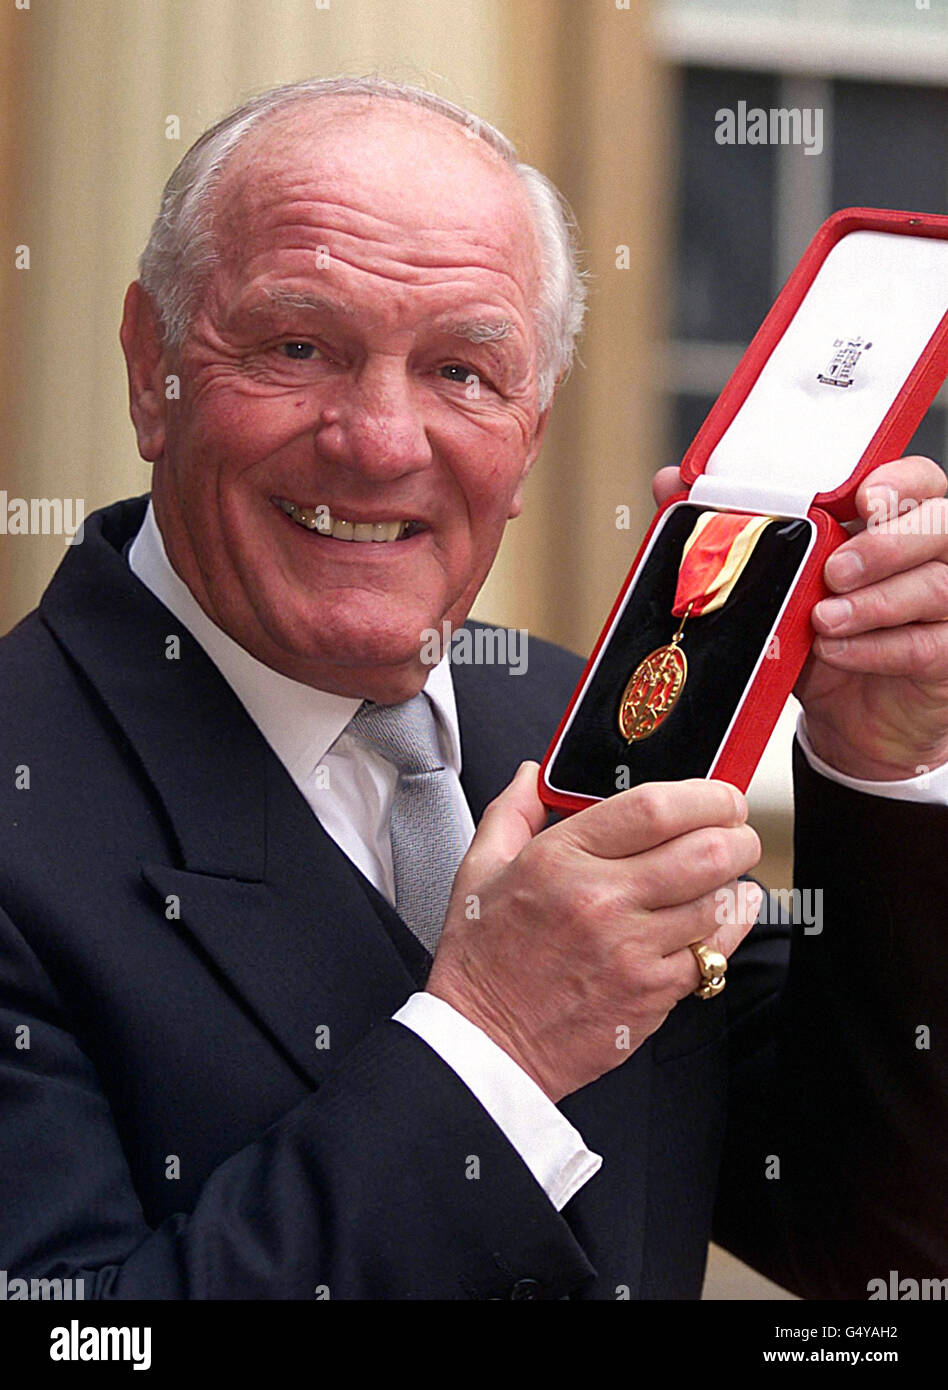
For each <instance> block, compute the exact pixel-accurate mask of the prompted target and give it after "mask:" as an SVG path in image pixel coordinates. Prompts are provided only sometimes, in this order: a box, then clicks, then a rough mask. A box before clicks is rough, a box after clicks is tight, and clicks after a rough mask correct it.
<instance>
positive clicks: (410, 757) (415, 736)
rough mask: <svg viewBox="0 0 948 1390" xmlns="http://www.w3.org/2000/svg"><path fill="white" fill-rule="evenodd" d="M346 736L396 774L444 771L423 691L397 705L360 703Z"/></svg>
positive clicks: (368, 701)
mask: <svg viewBox="0 0 948 1390" xmlns="http://www.w3.org/2000/svg"><path fill="white" fill-rule="evenodd" d="M349 732H350V733H351V734H353V735H354V736H355V737H356V738H357V739H359V740H360V742H362V743H364V744H366V745H367V746H368V747H369V748H372V749H373V750H374V751H375V752H376V753H380V754H381V755H382V757H383V758H385V759H387V761H388V762H390V763H393V764H394V766H395V767H397V768H398V770H399V772H400V773H409V774H410V773H419V772H437V771H439V770H440V769H441V768H443V767H444V760H443V759H442V757H441V746H440V744H439V742H438V727H437V725H436V723H435V717H434V711H433V710H432V708H431V702H430V701H429V699H428V697H427V695H426V694H425V693H424V691H420V692H419V693H418V694H417V695H413V696H412V698H411V699H410V700H404V701H403V702H402V703H401V704H400V705H374V704H372V702H371V701H370V700H365V701H363V703H362V704H361V705H360V706H359V708H358V710H356V712H355V714H354V715H353V717H352V719H351V720H350V722H349Z"/></svg>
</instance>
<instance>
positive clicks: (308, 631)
mask: <svg viewBox="0 0 948 1390" xmlns="http://www.w3.org/2000/svg"><path fill="white" fill-rule="evenodd" d="M440 624H441V619H440V617H438V618H432V619H429V618H428V617H427V615H417V616H415V615H409V616H407V617H406V615H405V613H404V611H402V612H401V613H399V614H392V615H386V614H385V613H384V610H383V609H382V608H379V609H377V610H376V611H375V612H374V613H371V614H355V613H351V612H343V613H339V612H338V611H337V612H331V611H327V609H326V607H325V606H323V605H320V606H319V607H317V608H315V609H312V610H310V611H308V612H307V611H303V612H301V613H300V614H299V616H298V617H297V619H296V621H295V622H293V623H292V624H290V625H287V623H286V615H285V614H284V615H283V621H282V622H280V623H278V624H277V625H275V626H274V627H273V628H271V632H272V635H273V638H274V640H275V642H276V645H277V646H279V647H280V648H281V650H282V651H284V652H286V654H287V656H288V657H289V658H291V659H292V660H294V661H298V662H301V663H312V664H315V665H320V666H326V667H335V668H336V669H339V668H345V667H349V668H352V669H353V670H356V669H366V668H371V667H393V668H394V667H411V666H414V665H418V664H420V660H421V648H422V642H423V640H424V639H423V638H422V635H421V634H422V632H423V631H424V630H425V629H426V628H433V629H435V630H438V631H440Z"/></svg>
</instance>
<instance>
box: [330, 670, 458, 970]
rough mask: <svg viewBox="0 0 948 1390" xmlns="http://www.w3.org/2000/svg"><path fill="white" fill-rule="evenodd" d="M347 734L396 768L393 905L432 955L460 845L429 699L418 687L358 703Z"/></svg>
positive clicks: (392, 835) (454, 811) (392, 818)
mask: <svg viewBox="0 0 948 1390" xmlns="http://www.w3.org/2000/svg"><path fill="white" fill-rule="evenodd" d="M349 732H350V733H351V734H353V735H354V736H355V737H356V738H357V739H359V740H360V742H362V743H364V744H365V745H366V746H367V747H369V748H371V749H373V751H374V752H376V753H379V754H380V755H381V756H382V757H383V758H385V759H386V760H387V761H388V762H390V763H392V764H394V766H395V767H397V768H398V784H397V786H396V788H395V798H394V801H393V803H392V816H391V823H390V824H391V840H392V866H393V868H394V871H395V907H396V910H397V911H398V913H399V915H400V916H401V917H402V918H403V919H404V921H406V922H407V923H408V925H409V926H410V927H411V929H412V931H413V932H414V933H415V935H416V936H417V937H418V939H419V941H421V943H422V944H423V945H424V946H426V947H427V948H428V950H429V951H430V952H431V953H432V955H433V954H434V950H435V946H436V945H437V944H438V937H439V936H440V934H441V927H442V925H443V923H444V916H445V913H446V912H447V910H448V899H449V898H450V896H451V885H452V883H453V882H454V875H455V873H456V871H457V867H458V865H459V864H460V862H461V860H462V858H463V857H464V852H465V849H466V845H465V843H464V837H463V834H462V831H461V827H460V825H459V823H458V818H457V812H456V807H455V801H454V798H453V796H452V794H451V784H450V782H449V780H448V773H447V771H446V769H445V766H444V762H443V759H442V757H441V749H440V746H439V744H438V729H437V725H436V724H435V718H434V712H433V710H432V708H431V704H430V702H429V700H428V697H427V695H425V694H424V692H423V691H422V692H420V693H419V694H418V695H415V696H413V697H412V699H410V700H405V701H404V702H403V703H402V704H400V705H374V704H372V703H371V702H370V701H368V700H366V701H365V702H364V704H363V705H362V706H361V707H360V709H358V710H357V711H356V714H355V715H354V716H353V718H352V720H351V721H350V723H349Z"/></svg>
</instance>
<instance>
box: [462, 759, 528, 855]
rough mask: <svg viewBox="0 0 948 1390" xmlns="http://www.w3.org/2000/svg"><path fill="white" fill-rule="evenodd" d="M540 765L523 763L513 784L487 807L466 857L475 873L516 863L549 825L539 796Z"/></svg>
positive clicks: (515, 775)
mask: <svg viewBox="0 0 948 1390" xmlns="http://www.w3.org/2000/svg"><path fill="white" fill-rule="evenodd" d="M539 770H540V765H539V763H535V762H529V761H528V762H523V763H521V764H520V766H519V767H518V768H517V771H516V773H515V774H514V777H513V780H512V781H511V782H510V784H509V786H507V787H505V788H504V790H503V791H502V792H501V793H500V795H499V796H496V797H495V798H494V800H493V801H491V802H490V804H489V805H488V806H487V809H486V810H485V811H484V814H483V815H482V816H481V819H480V823H479V825H478V827H477V833H476V834H475V836H474V839H473V840H472V841H471V845H470V848H469V849H468V852H467V855H466V856H465V865H466V867H467V868H468V869H474V870H475V872H477V873H480V872H485V873H486V872H489V871H490V868H491V867H493V866H496V867H498V868H499V867H502V866H503V865H504V864H508V863H509V862H510V861H511V859H515V858H516V857H517V855H518V854H519V853H520V851H521V850H522V849H523V848H524V846H525V845H527V844H529V843H530V841H531V840H532V839H533V837H534V836H535V835H538V834H539V833H540V831H541V830H542V829H543V827H544V825H545V824H546V815H547V812H546V807H545V806H544V805H543V802H542V801H541V800H540V797H539V795H538V793H537V773H538V772H539Z"/></svg>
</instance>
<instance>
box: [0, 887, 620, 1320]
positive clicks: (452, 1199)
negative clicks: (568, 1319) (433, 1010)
mask: <svg viewBox="0 0 948 1390" xmlns="http://www.w3.org/2000/svg"><path fill="white" fill-rule="evenodd" d="M472 1160H476V1163H475V1162H473V1161H472ZM0 1172H2V1173H3V1182H2V1185H0V1267H3V1268H5V1269H6V1270H7V1274H8V1279H13V1278H16V1277H21V1278H44V1277H46V1278H48V1277H56V1276H58V1277H61V1278H73V1279H76V1278H81V1279H82V1280H83V1281H84V1296H85V1298H87V1299H88V1298H98V1299H210V1298H213V1299H229V1298H234V1299H237V1298H248V1299H311V1298H316V1297H327V1296H328V1297H329V1298H343V1299H376V1298H378V1299H412V1298H423V1299H471V1298H474V1299H477V1298H514V1299H520V1298H540V1299H543V1298H560V1297H564V1296H567V1295H568V1294H570V1293H571V1292H573V1291H575V1290H577V1289H580V1288H582V1287H583V1286H584V1285H585V1284H586V1283H587V1282H588V1281H589V1279H590V1278H591V1277H592V1273H593V1272H592V1270H591V1267H590V1265H589V1263H588V1261H587V1259H586V1257H585V1255H584V1253H583V1251H582V1249H581V1247H580V1246H579V1245H578V1244H577V1243H576V1241H575V1239H574V1237H573V1236H572V1233H571V1232H570V1230H569V1227H568V1226H567V1225H566V1223H565V1221H564V1220H563V1219H562V1217H560V1216H559V1214H558V1213H557V1212H556V1211H555V1209H554V1207H553V1206H552V1204H551V1203H550V1202H549V1200H548V1198H547V1197H546V1195H545V1194H544V1192H543V1190H542V1189H541V1187H540V1186H539V1184H538V1183H537V1182H536V1181H535V1179H534V1178H533V1177H532V1175H531V1174H530V1172H529V1170H528V1169H527V1167H526V1166H525V1164H524V1163H523V1162H522V1160H521V1159H520V1158H519V1157H518V1155H517V1154H516V1152H515V1150H514V1149H513V1148H512V1147H511V1145H510V1144H509V1143H508V1141H507V1140H506V1139H505V1138H504V1136H503V1134H502V1133H501V1131H500V1130H499V1129H498V1128H497V1126H496V1125H495V1124H494V1123H493V1121H492V1120H491V1119H490V1117H489V1116H488V1114H487V1112H486V1111H485V1110H484V1109H483V1108H482V1107H481V1105H480V1104H479V1103H478V1102H477V1101H476V1100H475V1098H474V1096H473V1095H472V1093H471V1092H470V1091H469V1090H468V1089H467V1088H466V1087H465V1086H464V1084H463V1083H462V1082H461V1081H460V1080H459V1078H458V1077H457V1076H456V1075H455V1073H454V1072H453V1071H452V1070H451V1068H450V1067H448V1066H447V1065H446V1064H445V1063H444V1062H443V1061H442V1060H441V1059H440V1058H439V1057H438V1056H437V1054H436V1053H435V1052H434V1051H433V1050H432V1049H431V1048H429V1047H428V1045H427V1044H426V1043H424V1042H423V1041H422V1040H421V1039H420V1038H419V1037H418V1036H417V1035H416V1034H415V1033H413V1032H411V1031H410V1030H409V1029H407V1028H404V1027H403V1026H402V1025H401V1024H399V1023H396V1022H394V1021H391V1020H390V1021H386V1022H384V1023H381V1024H380V1025H379V1026H378V1027H377V1028H375V1029H373V1030H372V1031H371V1032H370V1033H369V1034H368V1035H367V1036H366V1037H365V1038H364V1039H363V1041H362V1042H361V1043H360V1044H359V1045H357V1046H356V1047H355V1048H354V1049H353V1050H352V1051H351V1052H349V1053H348V1054H347V1056H346V1057H345V1058H344V1059H343V1061H342V1062H340V1064H339V1066H338V1067H337V1069H336V1070H335V1071H334V1072H333V1073H331V1074H330V1076H329V1077H328V1078H327V1080H326V1081H325V1082H324V1083H323V1085H322V1086H320V1087H319V1089H318V1090H316V1091H314V1092H313V1093H312V1094H311V1095H310V1096H308V1097H307V1098H306V1099H305V1100H303V1101H302V1102H301V1103H300V1104H298V1105H297V1106H296V1107H295V1108H294V1109H293V1110H291V1111H289V1112H288V1113H287V1114H286V1115H285V1116H283V1117H282V1118H281V1120H280V1121H279V1122H278V1123H276V1124H274V1125H273V1126H272V1127H271V1128H270V1129H269V1130H267V1132H266V1133H264V1134H263V1135H262V1136H261V1137H260V1138H259V1140H257V1141H256V1142H254V1143H251V1144H249V1145H248V1146H247V1147H246V1148H244V1149H242V1150H240V1151H239V1152H237V1153H234V1154H233V1155H231V1156H230V1157H229V1158H228V1159H227V1160H226V1161H225V1162H223V1163H222V1164H221V1165H220V1166H219V1167H218V1168H217V1169H216V1170H215V1171H214V1172H212V1173H211V1174H210V1176H209V1177H208V1178H207V1180H206V1181H205V1183H204V1185H203V1187H202V1189H201V1191H200V1196H199V1200H198V1201H197V1202H196V1204H195V1205H194V1207H193V1209H192V1210H190V1211H187V1212H181V1213H179V1214H177V1215H175V1216H172V1217H170V1218H169V1219H167V1220H166V1221H164V1222H163V1223H162V1224H161V1225H160V1226H159V1227H158V1228H157V1229H151V1228H149V1226H148V1224H147V1223H146V1221H145V1219H144V1217H143V1213H142V1209H141V1204H140V1202H139V1200H138V1197H137V1195H136V1192H135V1188H134V1184H133V1181H132V1176H131V1173H130V1170H129V1166H128V1162H127V1159H126V1155H125V1153H124V1151H123V1147H122V1143H121V1139H120V1135H119V1132H118V1129H117V1126H116V1123H115V1119H114V1117H113V1114H112V1112H111V1109H110V1105H109V1102H108V1099H107V1098H106V1096H105V1094H104V1093H103V1091H102V1088H101V1086H100V1084H99V1081H98V1078H97V1074H96V1071H95V1069H94V1067H93V1066H92V1064H91V1062H90V1061H89V1059H88V1057H87V1056H86V1055H85V1054H84V1053H83V1051H82V1049H81V1047H80V1046H79V1044H78V1042H77V1040H76V1038H75V1036H74V1035H73V1033H72V1032H71V1030H70V1027H69V1021H68V1019H67V1018H66V1017H65V1015H64V1011H63V1009H62V1006H61V1002H60V1001H59V1000H58V998H57V995H56V991H55V989H54V987H53V985H52V983H51V982H50V980H49V978H48V976H47V975H46V973H45V971H44V970H43V968H42V966H41V965H40V963H39V962H38V961H37V959H36V957H35V955H34V954H33V952H32V951H31V950H30V949H29V947H28V946H27V945H26V943H25V942H24V940H23V938H22V935H21V934H20V933H19V932H18V931H17V930H16V928H15V926H14V924H13V923H12V922H11V921H10V919H9V917H7V916H5V915H4V914H2V913H0Z"/></svg>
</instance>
